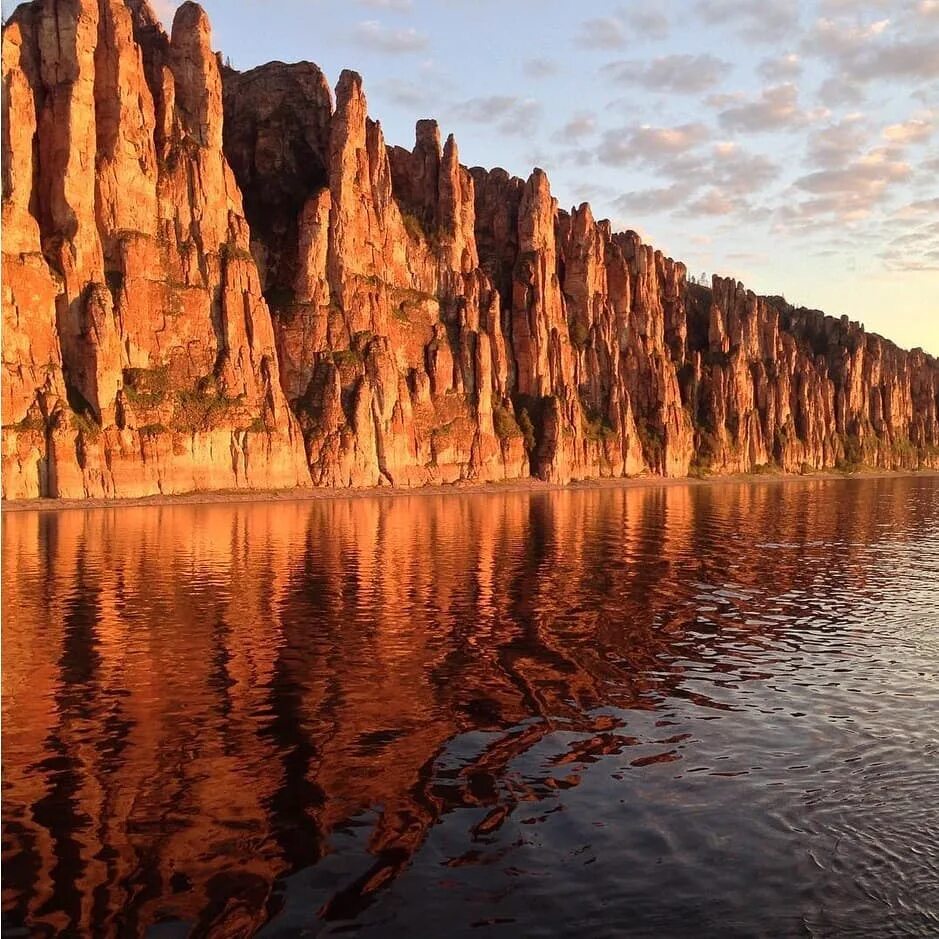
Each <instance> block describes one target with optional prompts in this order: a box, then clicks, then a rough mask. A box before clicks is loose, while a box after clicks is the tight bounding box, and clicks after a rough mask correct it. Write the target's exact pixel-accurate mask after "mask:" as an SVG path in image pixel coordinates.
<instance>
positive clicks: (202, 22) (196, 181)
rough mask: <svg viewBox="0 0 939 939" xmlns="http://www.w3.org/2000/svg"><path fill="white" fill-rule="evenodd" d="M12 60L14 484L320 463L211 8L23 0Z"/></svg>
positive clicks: (136, 490) (7, 186)
mask: <svg viewBox="0 0 939 939" xmlns="http://www.w3.org/2000/svg"><path fill="white" fill-rule="evenodd" d="M3 70H4V72H3V83H4V84H3V92H4V96H3V112H4V113H3V126H4V129H5V135H4V139H3V284H4V288H3V326H4V333H3V424H4V433H3V486H4V495H5V496H6V497H24V496H36V495H57V496H63V497H82V496H132V495H141V494H146V493H154V492H180V491H187V490H192V489H207V488H216V489H217V488H228V487H240V486H294V485H302V484H304V483H305V482H308V480H309V476H308V474H307V472H306V467H305V460H304V457H303V446H302V438H301V434H300V429H299V426H298V424H297V422H296V419H295V418H294V417H293V415H292V414H291V412H290V409H289V408H288V406H287V402H286V398H285V396H284V394H283V391H282V390H281V387H280V370H279V367H278V364H277V355H276V351H275V347H274V334H273V329H272V325H271V319H270V314H269V313H268V310H267V306H266V304H265V302H264V299H263V297H262V295H261V282H260V279H259V277H258V272H257V268H256V266H255V263H254V261H253V259H252V258H251V255H250V253H249V251H248V225H247V223H246V221H245V219H244V213H243V210H242V199H241V193H240V192H239V190H238V186H237V185H236V183H235V180H234V177H233V175H232V173H231V170H230V169H229V167H228V164H227V163H226V161H225V158H224V156H223V153H222V83H221V75H220V71H219V65H218V62H217V60H216V56H215V54H214V53H213V52H212V51H211V45H210V37H209V26H208V22H207V20H206V17H205V14H204V13H203V12H202V10H201V9H200V8H199V7H197V6H195V5H194V4H185V5H184V6H182V7H181V8H180V10H179V12H178V13H177V16H176V20H175V22H174V25H173V34H172V37H171V38H168V37H167V36H166V35H165V34H164V33H163V30H162V28H161V27H160V26H159V25H158V23H157V21H156V19H155V17H154V16H153V14H152V13H151V12H150V10H149V8H148V7H147V6H146V4H145V3H143V2H141V3H136V2H129V3H127V4H125V3H124V2H122V0H43V2H39V3H35V4H31V5H29V6H21V7H20V8H19V9H18V10H17V12H16V13H15V14H14V16H13V17H12V18H11V21H10V23H9V24H8V25H7V27H6V28H5V30H4V34H3Z"/></svg>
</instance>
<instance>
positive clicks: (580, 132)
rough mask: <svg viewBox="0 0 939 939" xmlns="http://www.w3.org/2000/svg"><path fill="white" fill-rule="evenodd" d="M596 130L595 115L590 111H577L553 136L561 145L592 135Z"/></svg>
mask: <svg viewBox="0 0 939 939" xmlns="http://www.w3.org/2000/svg"><path fill="white" fill-rule="evenodd" d="M596 129H597V118H596V115H594V114H593V113H592V112H591V111H577V112H576V113H575V114H574V115H573V116H572V117H571V119H570V120H569V121H568V122H567V123H566V124H565V125H564V126H563V127H562V128H561V129H560V130H559V131H558V132H557V133H556V134H555V135H554V136H555V139H556V140H558V141H560V142H562V143H569V142H573V141H575V140H579V139H580V138H581V137H586V136H587V135H589V134H592V133H594V131H596Z"/></svg>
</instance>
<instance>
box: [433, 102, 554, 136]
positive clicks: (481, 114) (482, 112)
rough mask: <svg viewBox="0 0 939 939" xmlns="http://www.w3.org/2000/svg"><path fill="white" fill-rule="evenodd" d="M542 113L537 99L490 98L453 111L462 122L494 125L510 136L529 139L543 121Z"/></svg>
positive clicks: (468, 103) (455, 107) (464, 104)
mask: <svg viewBox="0 0 939 939" xmlns="http://www.w3.org/2000/svg"><path fill="white" fill-rule="evenodd" d="M541 110H542V109H541V105H540V104H539V102H538V101H536V100H535V99H533V98H520V97H516V96H514V95H489V96H484V97H478V98H470V99H469V100H467V101H463V102H461V103H459V104H457V105H455V106H454V107H453V108H452V109H451V112H452V114H453V116H454V117H455V118H457V119H460V120H465V121H472V122H474V123H479V124H493V125H494V126H495V127H496V128H498V130H499V131H500V132H501V133H503V134H507V135H509V136H525V135H527V134H532V133H534V131H535V129H536V128H537V126H538V124H539V123H540V121H541Z"/></svg>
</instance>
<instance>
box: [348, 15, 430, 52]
mask: <svg viewBox="0 0 939 939" xmlns="http://www.w3.org/2000/svg"><path fill="white" fill-rule="evenodd" d="M354 36H355V38H356V40H357V41H358V42H359V43H360V44H361V45H363V46H367V47H368V48H370V49H374V50H376V51H377V52H388V53H395V54H397V53H408V52H420V51H422V50H423V49H426V48H427V37H426V36H425V35H424V34H423V33H419V32H418V31H417V30H416V29H413V28H411V27H408V28H406V29H387V28H386V27H384V26H382V25H381V23H379V22H378V21H377V20H366V21H365V22H364V23H359V25H358V26H356V27H355V30H354Z"/></svg>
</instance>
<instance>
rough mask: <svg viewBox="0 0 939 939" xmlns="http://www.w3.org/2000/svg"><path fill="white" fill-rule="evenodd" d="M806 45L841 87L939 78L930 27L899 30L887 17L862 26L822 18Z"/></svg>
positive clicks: (938, 41) (938, 45)
mask: <svg viewBox="0 0 939 939" xmlns="http://www.w3.org/2000/svg"><path fill="white" fill-rule="evenodd" d="M937 22H939V20H937ZM802 46H803V50H804V51H805V52H806V53H807V54H809V55H814V56H816V57H818V58H819V59H821V60H822V61H824V62H827V63H830V64H831V65H832V66H833V72H832V76H831V77H832V78H833V79H836V80H837V81H838V82H840V84H841V85H842V86H846V85H847V86H850V85H852V84H853V85H863V84H865V83H868V82H872V81H876V80H883V79H894V80H898V79H899V80H902V79H913V80H926V81H929V80H931V79H935V78H939V36H937V35H936V33H935V31H934V30H933V29H932V25H931V24H930V23H927V24H926V25H925V26H923V25H919V26H913V27H911V26H910V25H909V24H907V25H906V26H905V27H904V29H903V30H901V29H900V28H899V26H897V25H896V24H893V23H892V22H891V20H890V19H886V18H884V19H880V20H876V21H875V22H872V23H867V24H864V25H858V24H846V23H845V22H844V21H842V20H834V19H827V18H823V19H819V20H818V21H817V22H816V23H815V25H814V27H813V28H812V30H811V32H810V33H809V34H808V35H807V36H806V38H805V40H804V41H803V44H802Z"/></svg>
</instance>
